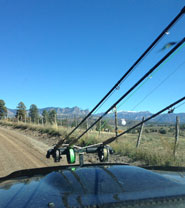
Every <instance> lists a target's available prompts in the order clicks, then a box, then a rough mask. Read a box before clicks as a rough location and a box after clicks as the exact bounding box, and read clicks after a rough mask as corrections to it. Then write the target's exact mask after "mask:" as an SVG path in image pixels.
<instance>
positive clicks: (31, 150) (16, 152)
mask: <svg viewBox="0 0 185 208" xmlns="http://www.w3.org/2000/svg"><path fill="white" fill-rule="evenodd" d="M49 148H50V147H49V146H48V145H46V144H44V143H42V142H40V141H37V140H36V139H33V138H31V137H29V136H25V135H23V134H21V133H19V132H16V131H13V130H10V129H5V128H2V127H0V177H2V176H5V175H8V174H10V173H12V172H13V171H16V170H21V169H28V168H38V167H47V166H54V165H60V164H58V163H57V164H56V163H54V162H53V160H52V159H46V157H45V155H46V151H47V150H48V149H49Z"/></svg>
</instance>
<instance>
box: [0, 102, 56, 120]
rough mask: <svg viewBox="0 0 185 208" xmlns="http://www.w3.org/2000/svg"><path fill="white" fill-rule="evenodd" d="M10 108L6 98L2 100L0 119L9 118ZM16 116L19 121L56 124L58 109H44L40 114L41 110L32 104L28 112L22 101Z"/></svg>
mask: <svg viewBox="0 0 185 208" xmlns="http://www.w3.org/2000/svg"><path fill="white" fill-rule="evenodd" d="M7 116H8V110H7V107H6V105H5V102H4V100H0V120H2V119H4V118H7ZM15 118H16V120H17V121H22V122H28V121H30V122H32V123H43V124H54V123H56V122H57V113H56V111H55V110H54V109H53V110H50V111H47V110H43V112H42V115H41V116H40V114H39V110H38V108H37V106H36V105H35V104H32V105H31V106H30V108H29V111H28V113H27V110H26V106H25V104H24V103H23V102H22V101H21V102H20V103H19V104H18V106H17V109H16V114H15Z"/></svg>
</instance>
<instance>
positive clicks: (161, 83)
mask: <svg viewBox="0 0 185 208" xmlns="http://www.w3.org/2000/svg"><path fill="white" fill-rule="evenodd" d="M184 64H185V61H184V62H183V63H181V64H180V65H179V66H178V67H177V68H176V69H175V70H174V71H172V73H170V74H169V75H168V76H167V77H166V78H165V79H164V80H162V81H161V82H160V83H159V84H158V85H157V86H156V87H155V88H153V89H152V90H151V91H150V92H149V93H148V94H147V95H146V96H145V97H144V98H143V99H142V100H141V101H140V102H139V103H137V104H136V105H135V106H134V107H133V108H132V109H131V110H132V111H133V110H134V109H136V108H137V107H138V106H139V105H140V104H141V103H143V102H144V101H145V100H146V98H147V97H149V96H150V95H151V94H152V93H153V92H154V91H155V90H157V89H158V88H159V87H160V86H161V85H163V84H164V83H165V82H166V81H167V80H168V79H169V78H170V77H171V76H172V75H173V74H175V73H176V72H177V71H178V70H179V69H180V68H181V67H182V66H183V65H184ZM120 106H121V105H120ZM120 106H119V107H120Z"/></svg>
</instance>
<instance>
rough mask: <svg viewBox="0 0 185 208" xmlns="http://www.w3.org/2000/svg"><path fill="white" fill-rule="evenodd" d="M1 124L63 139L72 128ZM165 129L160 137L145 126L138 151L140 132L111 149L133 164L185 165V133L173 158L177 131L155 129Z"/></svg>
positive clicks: (90, 138)
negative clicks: (137, 162) (141, 162)
mask: <svg viewBox="0 0 185 208" xmlns="http://www.w3.org/2000/svg"><path fill="white" fill-rule="evenodd" d="M0 125H4V126H11V127H13V128H15V129H22V130H27V129H28V130H31V131H37V132H40V133H41V134H47V135H48V136H50V137H61V138H64V137H65V136H66V135H67V134H68V133H69V132H70V131H71V130H72V128H66V127H62V126H57V125H46V126H43V125H36V124H29V123H26V124H25V123H15V122H9V121H0ZM157 128H158V130H160V129H163V130H164V129H165V131H166V133H165V134H161V133H159V131H153V130H152V129H154V127H152V128H151V127H144V130H146V131H143V134H142V138H141V143H140V146H139V147H138V148H136V142H137V138H138V132H137V133H128V134H125V135H123V136H121V137H119V138H118V139H117V140H116V141H114V142H113V143H111V147H112V148H113V150H114V151H115V153H116V154H119V155H122V156H128V157H129V158H131V159H132V160H133V162H134V161H143V162H144V163H145V164H146V165H162V166H185V153H184V150H185V130H182V131H180V136H179V142H178V145H177V147H176V156H175V157H174V155H173V150H174V138H175V137H174V131H172V130H171V129H172V127H165V126H164V127H156V128H155V129H157ZM82 132H83V130H82V129H81V130H78V131H75V132H74V134H73V136H72V137H69V138H68V140H67V142H70V141H72V140H73V139H74V138H76V137H77V136H79V135H80V133H82ZM114 135H115V134H114V133H111V132H101V133H100V134H99V132H98V131H94V130H92V131H89V132H88V133H87V134H85V135H84V136H83V137H82V138H81V139H80V140H79V142H78V145H81V146H85V145H92V144H96V143H100V142H102V141H104V140H106V139H108V138H110V137H113V136H114Z"/></svg>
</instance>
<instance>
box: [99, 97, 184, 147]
mask: <svg viewBox="0 0 185 208" xmlns="http://www.w3.org/2000/svg"><path fill="white" fill-rule="evenodd" d="M183 100H185V96H184V97H182V98H181V99H179V100H177V101H176V102H174V103H172V104H170V105H169V106H167V107H166V108H163V109H162V110H160V111H158V112H157V113H155V114H153V115H152V116H150V117H149V118H147V119H145V120H143V121H141V122H140V123H138V124H136V125H134V126H132V127H131V128H129V129H127V130H126V131H124V132H122V133H121V134H119V135H117V136H115V137H111V138H109V139H107V140H105V141H104V142H102V145H107V144H110V143H111V142H113V141H114V140H116V139H117V138H118V137H120V136H122V135H124V134H126V133H128V132H129V131H131V130H133V129H135V128H136V127H138V126H140V125H141V124H143V123H145V122H147V121H149V120H151V119H152V118H154V117H156V116H158V115H159V114H161V113H163V112H164V111H166V110H168V109H170V108H172V107H173V106H174V105H177V104H178V103H180V102H182V101H183Z"/></svg>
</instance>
